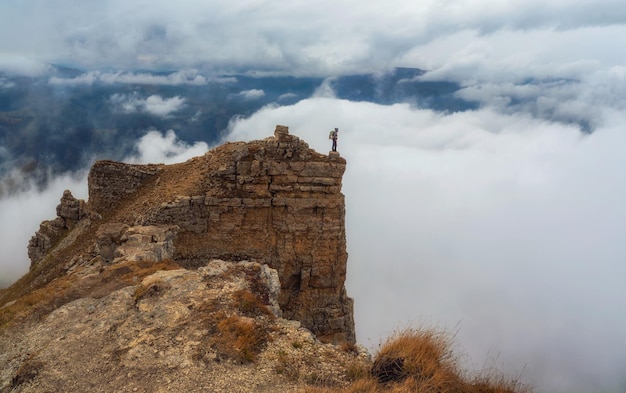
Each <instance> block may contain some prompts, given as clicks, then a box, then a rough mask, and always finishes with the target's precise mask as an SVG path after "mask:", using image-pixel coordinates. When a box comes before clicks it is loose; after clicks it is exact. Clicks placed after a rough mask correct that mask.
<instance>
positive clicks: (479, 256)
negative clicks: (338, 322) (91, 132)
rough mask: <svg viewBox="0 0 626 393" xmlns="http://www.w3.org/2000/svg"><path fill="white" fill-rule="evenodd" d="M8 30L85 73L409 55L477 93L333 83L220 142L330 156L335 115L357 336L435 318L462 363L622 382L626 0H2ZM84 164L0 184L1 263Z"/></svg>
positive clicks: (206, 71)
mask: <svg viewBox="0 0 626 393" xmlns="http://www.w3.org/2000/svg"><path fill="white" fill-rule="evenodd" d="M416 3H418V4H416ZM0 36H2V37H12V38H11V39H10V40H9V39H5V40H0V70H1V71H4V72H10V73H16V74H22V75H41V74H45V72H46V71H47V67H48V64H51V63H52V64H64V65H71V66H75V67H80V68H81V69H84V70H85V71H86V75H87V77H92V76H94V75H96V76H97V75H100V77H101V76H102V75H117V74H115V73H114V72H115V71H120V70H121V71H124V70H131V71H133V70H170V71H176V72H179V73H178V74H176V75H185V77H184V78H186V80H187V81H201V80H202V79H197V78H205V77H206V78H209V77H210V75H212V74H218V73H220V72H233V71H236V72H246V73H250V74H251V75H255V74H256V75H262V74H288V75H299V76H324V77H332V76H334V75H338V74H347V73H354V72H384V71H385V70H388V69H389V68H390V67H396V66H402V67H417V68H421V69H425V70H428V72H427V73H426V74H425V75H423V76H422V77H421V78H423V79H425V80H447V81H455V82H459V83H460V84H461V86H462V87H463V88H462V89H461V90H460V91H459V93H458V94H459V96H460V97H463V98H472V99H473V100H476V101H478V102H480V103H481V107H480V109H478V110H475V111H468V112H463V113H453V114H443V113H437V112H433V111H429V110H423V109H418V108H416V107H413V106H411V105H408V104H396V105H387V106H383V105H377V104H373V103H363V102H361V103H357V102H350V101H345V100H339V99H337V98H335V97H334V95H333V91H332V89H331V88H330V87H329V85H328V84H326V85H324V86H323V87H322V88H320V89H319V90H318V92H317V93H316V94H315V95H314V96H313V97H311V98H309V99H307V100H303V101H300V102H299V103H297V104H295V105H291V106H287V107H280V106H277V105H276V106H268V107H265V108H263V109H261V110H260V111H258V112H257V113H255V114H254V115H252V116H251V117H249V118H240V119H235V120H233V122H231V124H230V126H229V129H228V135H227V137H226V139H227V140H251V139H260V138H265V137H267V136H269V135H272V132H273V130H274V128H275V125H276V124H284V125H287V126H289V127H290V130H291V132H292V133H293V134H295V135H297V136H299V137H301V138H303V139H304V140H305V141H307V142H308V143H309V144H310V146H311V147H312V148H314V149H316V150H317V151H320V152H326V151H328V150H330V145H329V143H328V142H329V141H328V139H327V135H328V130H330V129H331V128H334V127H338V128H339V130H340V134H339V147H338V150H339V152H340V153H341V154H342V156H343V157H345V158H346V159H347V162H348V166H347V170H346V173H345V175H344V183H343V193H344V194H345V195H346V226H347V228H346V229H347V240H348V252H349V261H348V264H349V265H348V280H347V287H348V293H349V294H350V295H351V296H352V297H354V298H355V308H356V309H355V320H356V329H357V338H358V340H359V342H360V343H362V344H364V345H366V346H368V347H371V348H374V349H375V348H376V346H377V345H378V343H379V341H380V340H381V339H383V338H384V337H386V336H388V335H389V334H390V333H391V332H393V331H394V330H395V329H400V328H402V327H406V326H421V325H427V326H435V327H439V328H442V329H445V330H449V331H451V332H452V333H453V334H454V335H455V337H456V342H457V344H458V350H459V351H460V352H462V353H465V354H466V355H467V359H465V364H466V365H467V367H468V368H470V369H474V368H475V369H481V368H484V367H487V368H489V367H496V368H500V369H502V370H504V371H505V372H506V373H508V374H509V375H515V376H520V378H521V379H523V380H527V381H528V382H530V383H533V384H534V385H535V387H536V391H537V392H568V393H569V392H574V393H577V392H580V393H583V392H592V391H593V392H623V391H625V389H626V377H625V376H626V337H625V336H624V333H623V332H624V331H626V312H625V311H626V309H625V308H624V304H626V289H624V288H626V285H623V279H624V277H625V276H626V274H625V273H626V264H625V263H624V261H626V241H625V240H626V239H625V234H626V204H624V201H625V200H626V176H625V175H624V168H626V154H624V153H625V151H624V150H625V146H626V129H625V126H624V124H626V51H624V50H623V44H624V40H623V37H626V3H625V2H623V1H621V0H620V1H617V0H615V1H613V0H604V1H602V0H601V1H597V0H596V1H577V0H570V1H565V0H543V1H536V0H530V1H528V0H526V1H521V0H520V1H517V0H511V1H496V0H473V1H455V0H431V1H420V2H415V1H405V0H402V1H401V0H392V1H386V2H384V5H383V4H382V3H379V2H362V1H359V2H357V1H348V0H344V1H341V0H335V1H332V2H331V1H316V2H301V1H292V2H282V1H261V0H255V1H252V0H250V1H238V2H232V1H191V0H188V1H178V2H165V1H158V0H157V1H127V0H124V1H121V0H119V1H114V0H109V1H100V2H84V1H78V0H59V1H56V2H54V4H52V3H51V2H45V1H41V0H20V1H18V0H5V1H3V2H2V3H1V4H0ZM98 72H102V73H100V74H98ZM111 72H113V73H111ZM133 75H135V76H134V77H138V76H137V75H141V74H139V73H138V74H133ZM200 75H204V76H200ZM528 81H534V83H526V82H528ZM0 82H1V81H0ZM263 94H264V92H263V91H262V90H250V91H243V92H241V95H242V97H249V98H253V97H259V96H262V95H263ZM117 99H118V101H117V102H118V104H119V108H120V110H135V111H146V112H149V113H153V114H162V115H163V116H166V115H167V114H168V113H170V112H171V111H173V110H176V109H177V108H179V107H180V105H182V104H183V103H184V97H166V98H164V97H160V96H153V97H148V98H142V97H135V96H132V95H120V96H119V97H117ZM572 119H573V120H576V121H577V122H578V123H579V124H580V123H585V124H588V129H586V130H584V131H586V132H581V129H579V128H578V127H577V126H576V125H575V124H576V123H572V122H571V121H568V120H572ZM589 131H591V132H589ZM137 146H138V152H139V153H138V155H137V156H136V157H129V158H128V160H127V161H129V162H130V161H132V162H155V161H158V162H164V161H166V160H169V161H172V160H177V159H178V160H182V159H185V158H188V157H190V156H193V155H197V154H201V153H202V151H204V150H206V149H207V148H209V146H205V145H202V144H194V145H185V144H183V143H182V142H180V141H178V140H177V139H176V135H175V134H173V133H172V132H168V130H154V131H153V132H150V133H147V134H146V136H144V137H143V138H142V139H140V140H138V141H137ZM81 176H83V178H84V174H82V175H81V174H80V173H79V174H77V175H76V176H75V177H69V176H66V177H62V178H57V179H56V180H55V181H54V182H52V185H51V186H50V188H49V189H48V190H45V191H44V192H42V193H41V194H35V193H30V194H23V195H20V196H18V197H16V198H12V199H5V200H2V201H0V218H1V219H0V222H1V224H0V235H1V236H2V239H4V240H3V243H4V244H3V248H4V249H5V255H10V256H11V262H12V263H11V264H7V263H6V262H5V261H6V260H7V259H3V261H2V263H1V264H0V267H1V268H2V269H3V272H2V275H5V272H7V273H6V274H19V273H20V272H23V271H25V269H27V268H28V263H29V262H28V260H27V259H26V257H25V246H26V243H27V241H28V239H29V238H30V236H31V235H32V234H33V233H34V231H35V230H36V228H37V225H38V223H39V222H40V221H41V220H42V219H51V218H53V217H54V212H55V210H54V207H55V206H56V204H58V200H59V198H60V197H61V195H62V190H63V189H65V188H69V189H71V190H73V191H75V192H74V194H75V195H76V196H78V197H83V198H86V184H85V182H84V180H83V179H82V178H81ZM5 242H6V243H5ZM14 261H18V262H17V263H14Z"/></svg>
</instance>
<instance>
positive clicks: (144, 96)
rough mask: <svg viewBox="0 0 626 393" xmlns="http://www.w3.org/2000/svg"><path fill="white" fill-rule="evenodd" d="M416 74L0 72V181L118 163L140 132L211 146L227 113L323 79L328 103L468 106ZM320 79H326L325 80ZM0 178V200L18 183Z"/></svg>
mask: <svg viewBox="0 0 626 393" xmlns="http://www.w3.org/2000/svg"><path fill="white" fill-rule="evenodd" d="M422 74H424V71H423V70H419V69H413V68H396V69H394V70H393V71H392V72H389V73H386V74H380V75H378V74H361V75H348V76H340V77H336V78H331V79H328V80H325V79H323V78H319V77H290V76H264V77H252V76H247V75H222V76H219V77H212V78H209V77H205V76H202V75H199V74H195V73H191V74H190V73H186V74H185V73H180V72H178V73H175V72H170V73H168V72H160V73H159V72H143V71H142V72H133V73H120V72H110V73H107V72H104V71H103V72H91V73H87V72H83V71H80V70H77V69H73V68H68V67H61V66H51V67H50V72H49V73H48V74H46V75H43V76H39V77H23V76H11V75H6V74H5V75H2V74H0V179H6V177H7V174H9V173H11V172H12V173H13V178H15V171H16V170H17V171H18V172H19V176H18V177H27V178H32V179H36V180H37V182H38V183H39V184H41V185H44V184H45V183H46V180H47V178H48V176H50V174H58V173H64V172H68V171H74V170H78V169H81V168H85V167H86V166H87V165H88V164H89V163H90V162H91V160H93V158H94V157H98V158H99V157H103V158H104V157H106V158H108V159H114V160H119V159H122V158H124V157H126V156H128V155H129V154H130V153H132V149H133V148H134V144H135V142H136V140H137V139H138V138H139V137H141V136H142V135H144V134H145V132H146V131H147V130H151V129H156V130H160V131H166V130H170V129H172V130H174V131H175V132H176V134H177V136H178V137H179V138H180V139H181V140H183V141H185V142H189V143H192V142H196V141H204V142H207V143H209V144H211V143H214V142H216V141H217V140H218V139H219V138H220V136H221V134H222V133H223V131H224V130H225V129H226V127H227V126H228V123H229V121H230V120H231V119H232V118H233V117H234V116H244V117H245V116H249V115H251V114H253V113H254V112H256V111H257V110H259V109H260V108H261V107H263V106H265V105H268V104H274V105H290V104H294V103H296V102H298V101H300V100H302V99H306V98H309V97H311V96H312V95H313V94H314V92H315V91H316V89H318V88H319V87H320V86H321V85H322V84H323V83H328V84H329V85H330V87H332V89H333V91H334V93H335V95H336V97H337V98H341V99H348V100H352V101H368V102H375V103H379V104H394V103H401V102H407V103H410V104H412V105H415V106H417V107H421V108H430V109H434V110H437V111H463V110H468V109H473V108H476V107H477V104H476V103H472V102H467V101H464V100H462V99H459V98H458V97H456V96H455V94H454V93H455V92H456V91H458V90H459V89H460V86H459V85H458V84H457V83H454V82H445V81H442V82H428V81H420V80H419V78H418V77H419V76H420V75H422ZM325 81H326V82H325ZM2 185H3V186H2ZM18 186H19V185H18V184H15V182H13V184H11V182H6V181H3V182H0V187H1V188H0V195H2V194H5V193H10V192H11V190H13V189H15V187H18Z"/></svg>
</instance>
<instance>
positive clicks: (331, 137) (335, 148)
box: [328, 128, 339, 151]
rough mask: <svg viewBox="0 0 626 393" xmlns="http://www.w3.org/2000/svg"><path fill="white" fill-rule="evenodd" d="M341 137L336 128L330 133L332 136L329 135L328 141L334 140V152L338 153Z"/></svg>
mask: <svg viewBox="0 0 626 393" xmlns="http://www.w3.org/2000/svg"><path fill="white" fill-rule="evenodd" d="M338 137H339V129H338V128H335V129H334V130H332V131H331V132H330V134H328V139H332V140H333V150H332V151H337V138H338Z"/></svg>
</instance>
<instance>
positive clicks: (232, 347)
mask: <svg viewBox="0 0 626 393" xmlns="http://www.w3.org/2000/svg"><path fill="white" fill-rule="evenodd" d="M266 342H267V332H266V331H265V329H262V328H260V327H259V326H257V323H256V322H255V320H254V319H251V318H246V317H239V316H236V315H233V316H230V317H228V318H226V319H223V320H221V321H220V322H218V324H217V334H216V335H215V336H213V344H214V346H215V347H216V349H217V350H218V353H220V354H221V355H225V356H227V357H229V358H230V359H233V360H235V361H237V362H239V363H249V362H254V361H255V360H256V358H257V355H258V354H259V352H260V351H261V348H262V346H263V345H264V344H265V343H266Z"/></svg>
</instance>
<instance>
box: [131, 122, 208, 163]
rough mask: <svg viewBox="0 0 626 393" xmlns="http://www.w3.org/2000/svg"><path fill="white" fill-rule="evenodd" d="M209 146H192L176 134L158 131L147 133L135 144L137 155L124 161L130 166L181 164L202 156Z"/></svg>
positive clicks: (197, 144) (170, 131)
mask: <svg viewBox="0 0 626 393" xmlns="http://www.w3.org/2000/svg"><path fill="white" fill-rule="evenodd" d="M208 149H209V146H208V145H207V144H206V143H204V142H196V143H194V144H193V145H188V144H187V143H185V142H183V141H181V140H179V139H178V137H177V136H176V133H175V132H174V131H172V130H169V131H167V132H166V133H165V135H163V134H162V133H161V132H159V131H154V130H153V131H149V132H148V133H146V134H145V135H144V136H143V137H141V139H139V141H138V142H137V154H136V155H134V156H131V157H128V158H126V159H125V160H124V161H125V162H128V163H132V164H149V163H163V164H173V163H176V162H183V161H186V160H188V159H190V158H192V157H196V156H200V155H203V154H204V153H206V152H207V150H208Z"/></svg>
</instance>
